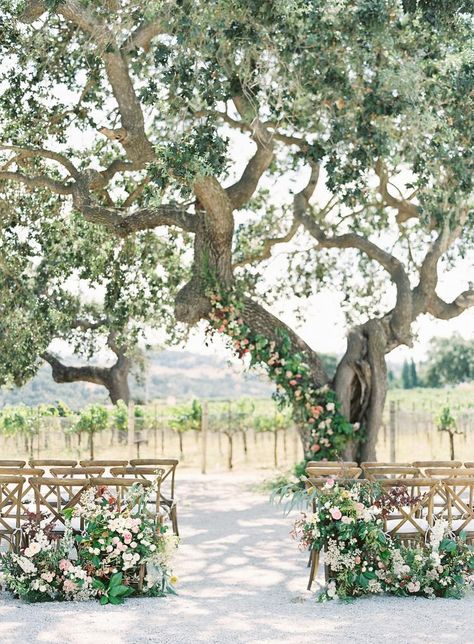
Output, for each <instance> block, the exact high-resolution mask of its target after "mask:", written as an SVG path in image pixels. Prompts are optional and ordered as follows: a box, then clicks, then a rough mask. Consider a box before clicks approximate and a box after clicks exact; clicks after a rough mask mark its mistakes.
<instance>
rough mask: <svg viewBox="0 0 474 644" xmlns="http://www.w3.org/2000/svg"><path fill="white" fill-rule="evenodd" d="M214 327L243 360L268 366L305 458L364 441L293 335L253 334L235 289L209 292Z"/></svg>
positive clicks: (328, 455)
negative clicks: (298, 349) (316, 382)
mask: <svg viewBox="0 0 474 644" xmlns="http://www.w3.org/2000/svg"><path fill="white" fill-rule="evenodd" d="M209 299H210V302H211V307H212V308H211V313H210V316H209V321H210V324H211V328H212V329H213V330H214V331H217V332H218V333H222V334H225V335H226V336H228V337H229V338H230V342H231V348H232V349H233V350H234V351H235V352H236V354H237V356H238V357H239V358H244V357H245V356H250V365H251V366H252V365H256V364H260V365H263V366H264V367H265V369H266V371H267V373H268V376H269V378H270V379H271V380H273V382H275V383H276V394H275V398H276V399H277V401H278V402H279V403H280V404H281V405H282V406H286V405H291V406H292V408H293V415H294V418H295V420H296V422H297V423H298V426H299V428H300V433H301V436H302V439H303V443H304V451H305V459H306V460H307V461H308V460H333V459H337V458H339V457H340V455H341V454H342V453H343V451H344V448H345V447H346V445H347V443H348V442H349V441H359V440H362V438H363V437H362V432H361V429H360V425H359V424H358V423H350V422H349V421H348V420H347V419H346V418H345V416H343V414H342V413H341V411H340V403H339V402H338V401H337V398H336V393H335V392H334V391H332V390H331V389H330V388H329V386H328V385H324V386H323V387H316V386H315V385H314V382H313V380H312V378H311V373H310V369H309V366H308V365H307V364H306V362H305V357H304V355H303V354H302V353H299V352H295V351H294V348H293V346H292V344H291V341H290V338H289V337H288V335H286V334H285V333H284V332H280V333H278V332H277V337H278V340H269V339H268V338H266V337H265V336H264V335H262V334H258V333H254V332H252V330H251V329H250V327H249V326H248V325H247V324H245V322H244V319H243V317H242V313H241V312H242V310H243V308H244V307H243V302H242V301H241V298H240V297H239V295H238V293H237V292H235V291H232V292H229V293H215V292H212V291H211V292H210V293H209Z"/></svg>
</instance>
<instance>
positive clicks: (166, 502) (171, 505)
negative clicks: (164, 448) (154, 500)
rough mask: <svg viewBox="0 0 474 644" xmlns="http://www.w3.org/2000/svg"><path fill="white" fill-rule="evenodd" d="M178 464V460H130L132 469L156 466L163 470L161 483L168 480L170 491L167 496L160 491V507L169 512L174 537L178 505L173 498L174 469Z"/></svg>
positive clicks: (176, 526) (176, 531) (177, 532)
mask: <svg viewBox="0 0 474 644" xmlns="http://www.w3.org/2000/svg"><path fill="white" fill-rule="evenodd" d="M178 464H179V460H178V459H177V458H133V459H131V460H130V465H131V466H132V467H150V466H156V467H160V468H163V469H164V474H163V476H162V478H161V483H162V484H163V481H166V480H168V482H169V486H170V490H169V496H168V494H164V493H163V491H161V493H160V494H161V506H162V507H163V508H166V509H167V511H168V512H169V515H170V520H171V525H172V528H173V533H174V534H175V535H176V536H179V528H178V503H177V499H176V496H175V485H176V468H177V467H178Z"/></svg>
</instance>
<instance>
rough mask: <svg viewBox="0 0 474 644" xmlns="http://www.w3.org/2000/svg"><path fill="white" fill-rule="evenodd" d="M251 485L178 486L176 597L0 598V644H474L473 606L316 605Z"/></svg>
mask: <svg viewBox="0 0 474 644" xmlns="http://www.w3.org/2000/svg"><path fill="white" fill-rule="evenodd" d="M260 478H261V476H260ZM252 481H255V476H251V475H244V474H241V475H239V474H221V475H208V476H207V477H202V476H201V475H199V474H193V473H191V472H185V473H184V474H183V475H182V476H181V478H180V486H179V497H180V499H181V502H180V527H181V531H182V537H183V542H182V544H181V546H180V549H179V556H178V558H177V561H176V565H175V572H176V574H177V575H178V576H179V578H180V583H179V586H178V591H179V596H177V597H168V598H166V599H135V600H129V601H128V602H127V603H126V605H125V606H122V607H101V606H99V605H98V604H96V603H92V602H89V603H85V604H65V603H62V604H58V603H54V604H41V605H39V604H36V605H25V604H22V603H20V602H19V601H15V600H12V599H11V598H9V597H8V596H6V595H5V594H1V593H0V644H26V643H30V642H46V643H55V644H56V643H57V644H96V643H99V642H100V643H103V644H139V643H140V644H141V643H142V642H157V643H159V644H168V643H181V642H183V643H186V644H187V643H189V644H194V643H200V642H206V643H207V642H209V643H216V644H221V643H226V642H231V643H232V644H239V643H250V642H252V643H265V644H267V643H275V642H288V643H291V644H293V643H294V644H302V643H306V642H308V643H309V642H311V643H313V644H326V643H327V644H339V643H341V644H342V643H346V642H351V643H352V642H356V643H360V644H367V643H369V642H374V643H379V642H385V641H393V642H396V643H397V644H405V643H407V644H408V643H409V644H431V643H433V642H437V643H441V644H444V643H451V642H456V643H457V642H459V643H461V642H462V643H463V644H474V596H470V597H467V598H466V599H463V600H461V601H456V600H434V601H430V600H425V599H416V598H413V599H397V598H387V597H380V598H370V599H363V600H358V601H356V602H353V603H351V604H342V603H339V602H331V603H327V604H317V603H316V601H315V599H314V595H313V594H312V593H308V592H307V591H306V590H305V587H306V580H307V570H306V568H305V559H306V558H305V555H304V554H302V553H300V552H298V550H297V548H296V545H295V544H294V543H292V542H291V540H290V538H289V536H288V533H289V531H290V527H291V520H290V519H289V518H288V517H284V516H282V513H281V509H280V508H278V507H272V506H270V505H269V504H268V502H267V497H266V495H263V494H257V493H255V492H253V491H251V483H252Z"/></svg>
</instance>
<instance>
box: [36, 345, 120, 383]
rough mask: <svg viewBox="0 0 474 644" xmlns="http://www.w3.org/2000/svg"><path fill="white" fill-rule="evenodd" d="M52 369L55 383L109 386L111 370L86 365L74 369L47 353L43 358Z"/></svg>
mask: <svg viewBox="0 0 474 644" xmlns="http://www.w3.org/2000/svg"><path fill="white" fill-rule="evenodd" d="M41 357H42V358H43V360H45V361H46V362H47V363H48V364H49V365H50V366H51V369H52V374H53V379H54V382H57V383H66V382H90V383H92V384H94V385H102V386H107V384H106V383H107V381H108V379H109V372H110V369H107V368H106V367H96V366H92V365H85V366H82V367H72V366H69V365H65V364H63V363H62V362H61V361H60V360H59V359H58V358H57V357H56V356H55V355H54V354H52V353H50V352H48V351H46V352H45V353H43V354H42V356H41Z"/></svg>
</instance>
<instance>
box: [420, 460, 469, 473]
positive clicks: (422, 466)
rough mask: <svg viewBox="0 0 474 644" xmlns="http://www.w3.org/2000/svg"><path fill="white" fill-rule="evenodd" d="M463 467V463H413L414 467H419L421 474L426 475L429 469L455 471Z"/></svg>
mask: <svg viewBox="0 0 474 644" xmlns="http://www.w3.org/2000/svg"><path fill="white" fill-rule="evenodd" d="M461 466H462V462H461V461H413V467H418V468H419V470H420V471H421V472H424V473H425V474H426V469H427V468H429V469H433V468H439V467H449V468H452V469H454V468H457V467H461Z"/></svg>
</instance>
